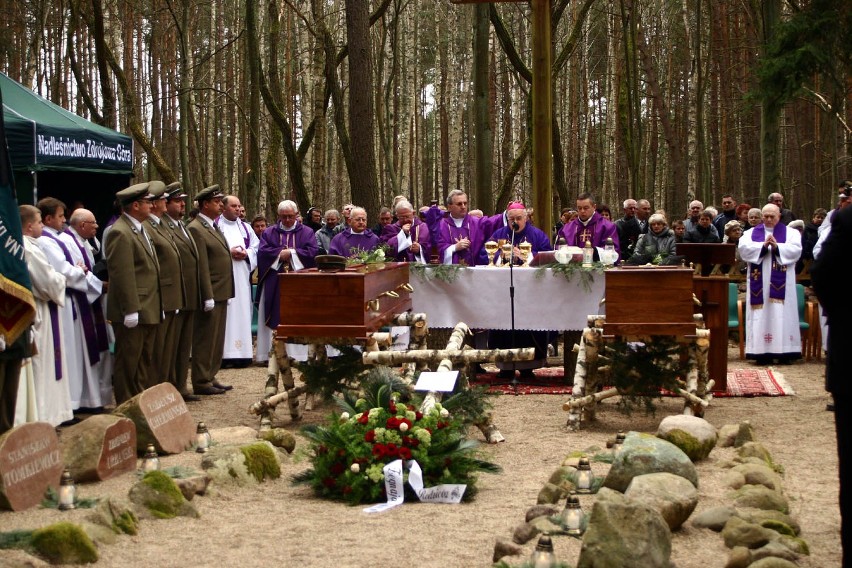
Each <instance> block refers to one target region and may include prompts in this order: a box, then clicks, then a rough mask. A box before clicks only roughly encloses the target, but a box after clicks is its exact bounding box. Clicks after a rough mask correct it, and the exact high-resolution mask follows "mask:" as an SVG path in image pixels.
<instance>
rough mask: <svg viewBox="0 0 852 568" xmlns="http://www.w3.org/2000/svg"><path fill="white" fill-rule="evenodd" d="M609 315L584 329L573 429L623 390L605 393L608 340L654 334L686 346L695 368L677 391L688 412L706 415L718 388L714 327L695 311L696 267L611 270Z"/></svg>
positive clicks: (571, 405) (645, 338) (571, 404)
mask: <svg viewBox="0 0 852 568" xmlns="http://www.w3.org/2000/svg"><path fill="white" fill-rule="evenodd" d="M605 276H606V295H605V299H606V300H605V301H606V316H603V315H590V316H589V320H588V327H586V328H585V329H584V330H583V335H582V340H581V343H580V345H579V351H578V354H577V366H576V369H575V372H574V386H573V389H572V398H571V400H569V401H568V402H565V403H564V404H563V405H562V409H563V410H565V411H567V412H568V424H567V426H568V428H569V429H570V430H578V429H579V428H580V424H581V422H583V421H588V420H594V417H595V406H596V404H597V403H598V402H600V401H601V400H603V399H606V398H609V397H612V396H616V395H618V394H619V391H618V389H615V388H610V389H606V390H603V391H600V392H597V391H598V385H605V384H606V376H607V375H608V373H609V370H610V367H609V365H608V362H609V358H608V357H607V356H606V349H607V344H608V343H612V342H613V340H614V339H615V338H619V339H620V340H623V341H642V342H649V341H651V339H652V336H661V335H662V336H672V337H674V338H675V340H676V341H678V342H679V343H683V344H685V346H686V348H687V354H688V358H689V363H690V365H689V366H690V372H689V373H688V375H687V377H686V378H685V381H684V385H683V387H681V388H678V389H677V393H678V394H679V395H680V396H682V397H683V398H684V399H685V404H684V414H691V415H696V416H702V415H703V414H704V408H706V407H707V406H708V405H709V404H710V400H711V398H712V395H711V394H710V389H712V387H713V381H712V379H708V375H707V354H708V350H709V346H710V331H709V330H707V329H705V328H704V323H703V317H702V315H701V314H693V306H694V305H695V304H696V299H695V297H694V295H693V278H692V276H693V271H692V270H691V269H685V268H675V267H671V268H669V267H624V268H615V269H611V270H607V271H606V273H605Z"/></svg>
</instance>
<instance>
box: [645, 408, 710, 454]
mask: <svg viewBox="0 0 852 568" xmlns="http://www.w3.org/2000/svg"><path fill="white" fill-rule="evenodd" d="M657 437H658V438H662V439H663V440H666V441H668V442H671V443H672V444H674V445H675V446H677V447H678V448H680V449H681V450H683V453H685V454H686V455H688V456H689V459H691V460H692V461H699V460H703V459H705V458H706V457H707V456H709V455H710V452H711V451H712V450H713V448H714V447H716V440H717V439H718V435H717V433H716V428H715V427H714V426H713V425H712V424H710V423H709V422H707V421H706V420H704V419H703V418H699V417H698V416H689V415H687V414H675V415H673V416H666V417H665V418H663V421H662V422H660V425H659V427H658V428H657Z"/></svg>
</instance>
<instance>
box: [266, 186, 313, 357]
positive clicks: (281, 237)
mask: <svg viewBox="0 0 852 568" xmlns="http://www.w3.org/2000/svg"><path fill="white" fill-rule="evenodd" d="M298 214H299V207H298V205H296V203H295V202H293V201H290V200H289V199H287V200H284V201H282V202H281V203H279V204H278V222H277V223H275V224H274V225H272V226H271V227H268V228H267V229H266V230H265V231H263V233H262V234H261V235H260V245H259V246H258V250H257V274H258V278H257V299H256V302H257V303H258V322H259V323H261V324H263V325H259V326H258V328H257V353H256V354H255V360H257V361H258V362H263V361H268V360H269V349H270V347H271V346H272V330H274V329H275V328H276V327H278V323H279V320H280V313H281V310H280V306H281V304H280V295H279V293H278V274H280V273H282V272H289V271H290V270H300V269H302V268H313V267H314V257H315V256H316V254H317V251H318V246H317V239H316V237H315V236H314V231H313V230H312V229H311V228H310V227H307V226H305V225H303V224H302V223H300V222H298V221H297V220H296V216H297V215H298Z"/></svg>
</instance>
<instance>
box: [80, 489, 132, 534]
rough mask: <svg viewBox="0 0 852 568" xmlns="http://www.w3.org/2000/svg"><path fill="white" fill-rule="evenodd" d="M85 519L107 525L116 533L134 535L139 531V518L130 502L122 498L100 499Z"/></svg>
mask: <svg viewBox="0 0 852 568" xmlns="http://www.w3.org/2000/svg"><path fill="white" fill-rule="evenodd" d="M86 520H87V521H89V522H91V523H95V524H99V525H101V526H104V527H107V528H108V529H110V530H112V531H113V532H114V533H116V534H129V535H135V534H137V533H138V532H139V519H138V518H137V517H136V513H134V512H133V506H132V505H131V503H130V502H129V501H128V500H127V499H124V498H119V497H105V498H104V499H101V500H100V501H99V502H98V504H97V505H96V506H95V508H94V509H93V510H92V512H91V513H90V514H89V515H88V516H87V517H86Z"/></svg>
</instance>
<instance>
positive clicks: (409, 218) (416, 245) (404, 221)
mask: <svg viewBox="0 0 852 568" xmlns="http://www.w3.org/2000/svg"><path fill="white" fill-rule="evenodd" d="M394 213H395V214H396V219H397V221H396V223H391V224H390V225H385V227H384V229H383V230H382V235H381V240H382V242H383V243H385V244H387V245H388V248H389V249H390V251H389V255H390V256H391V258H393V260H395V261H397V262H421V263H424V264H425V263H426V262H428V260H429V254H430V252H431V251H430V248H431V244H430V243H431V237H430V235H429V227H428V226H427V225H426V223H424V222H423V221H421V220H420V219H418V218H417V217H415V215H414V207H413V206H412V205H411V203H409V202H408V201H407V200H402V201H399V202H397V204H396V206H395V207H394Z"/></svg>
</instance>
